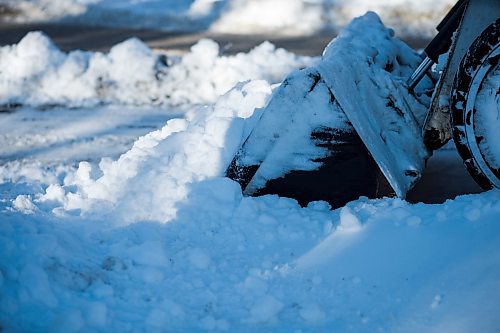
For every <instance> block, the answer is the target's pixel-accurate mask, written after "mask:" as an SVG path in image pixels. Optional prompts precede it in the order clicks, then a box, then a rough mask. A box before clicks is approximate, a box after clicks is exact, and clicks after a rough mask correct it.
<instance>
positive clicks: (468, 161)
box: [451, 19, 500, 189]
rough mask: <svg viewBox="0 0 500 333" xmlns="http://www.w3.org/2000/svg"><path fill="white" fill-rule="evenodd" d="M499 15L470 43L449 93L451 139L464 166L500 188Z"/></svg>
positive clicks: (488, 186) (490, 185) (483, 183)
mask: <svg viewBox="0 0 500 333" xmlns="http://www.w3.org/2000/svg"><path fill="white" fill-rule="evenodd" d="M499 28H500V19H497V20H496V21H495V22H494V23H492V24H491V25H489V26H488V27H487V28H486V29H485V30H484V31H483V33H482V34H481V35H480V36H479V37H478V38H477V39H476V40H475V41H474V42H473V43H472V45H471V47H470V48H469V50H468V51H467V53H466V54H465V56H464V58H463V59H462V62H461V63H460V67H459V70H458V72H457V74H456V76H455V81H454V83H453V89H452V95H451V121H452V129H453V139H454V141H455V144H456V146H457V150H458V152H459V154H460V156H461V157H462V159H463V160H464V164H465V166H466V167H467V170H468V171H469V173H470V174H471V175H472V177H473V178H474V180H475V181H476V182H477V183H478V184H479V185H480V186H481V187H483V188H484V189H491V188H493V187H496V188H500V110H499V100H500V71H499V64H498V59H499V58H500V42H499V35H500V31H499V30H500V29H499Z"/></svg>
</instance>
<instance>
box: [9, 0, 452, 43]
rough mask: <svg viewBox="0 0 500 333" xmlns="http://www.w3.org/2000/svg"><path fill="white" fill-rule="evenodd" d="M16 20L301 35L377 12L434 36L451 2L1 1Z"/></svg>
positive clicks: (400, 27)
mask: <svg viewBox="0 0 500 333" xmlns="http://www.w3.org/2000/svg"><path fill="white" fill-rule="evenodd" d="M4 2H5V3H6V5H7V6H9V7H10V8H12V9H13V10H14V11H16V12H17V15H14V16H12V17H10V19H11V20H17V21H24V22H26V21H40V20H54V19H59V20H62V21H63V22H67V23H80V24H82V23H83V24H95V25H104V26H121V27H136V28H156V29H166V30H171V31H193V30H204V29H207V28H210V29H211V30H212V31H215V32H223V33H237V34H261V33H272V34H282V35H297V34H298V35H303V34H311V33H317V32H319V31H322V30H328V29H335V30H338V29H339V28H341V27H343V26H345V25H346V24H347V23H348V22H349V21H350V20H351V19H352V18H353V17H356V16H359V15H362V14H364V13H365V12H367V11H376V12H378V13H379V14H380V16H381V17H382V19H383V20H384V21H385V22H386V23H388V24H389V25H390V26H392V27H394V28H395V29H396V30H397V31H398V33H400V34H402V35H410V36H420V35H422V34H424V35H428V36H431V35H434V34H435V30H434V27H435V26H436V25H437V23H438V22H439V21H440V19H441V18H443V17H444V15H445V14H446V12H447V10H449V9H450V8H451V6H452V5H453V4H454V3H455V0H421V1H418V2H415V1H411V0H378V1H372V0H321V1H320V0H195V1H193V0H167V1H165V0H142V1H133V0H114V1H104V0H4Z"/></svg>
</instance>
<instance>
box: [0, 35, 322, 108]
mask: <svg viewBox="0 0 500 333" xmlns="http://www.w3.org/2000/svg"><path fill="white" fill-rule="evenodd" d="M313 61H314V59H312V58H309V57H298V56H296V55H294V54H292V53H289V52H287V51H285V50H283V49H276V48H275V47H274V46H273V45H272V44H270V43H267V42H266V43H263V44H261V45H259V46H257V47H256V48H254V49H253V50H251V51H250V52H249V53H240V54H236V55H234V56H224V55H220V49H219V46H218V45H217V43H215V42H213V41H211V40H201V41H199V42H198V43H197V44H196V45H194V46H193V47H192V49H191V52H189V53H188V54H186V55H185V56H184V57H182V58H171V57H168V56H166V55H164V54H159V53H157V52H155V51H153V50H151V49H149V48H148V47H147V46H146V45H145V44H144V43H143V42H141V41H140V40H138V39H135V38H132V39H129V40H126V41H124V42H122V43H120V44H118V45H116V46H114V47H113V48H111V50H110V52H109V53H108V54H103V53H99V52H96V53H92V52H82V51H73V52H70V53H63V52H61V51H60V50H59V49H57V47H56V46H55V45H54V44H53V43H52V42H51V40H50V39H49V38H48V37H47V36H45V35H43V34H42V33H39V32H31V33H29V34H27V35H26V36H25V37H24V38H23V39H22V40H21V41H20V42H19V43H18V44H15V45H11V46H5V47H2V48H0V74H1V75H0V105H1V104H11V105H12V104H14V105H15V104H30V105H66V106H70V107H75V106H90V105H96V104H102V103H104V104H110V103H111V104H116V103H119V104H134V105H137V104H180V103H208V102H213V101H215V100H216V98H217V97H218V96H220V95H221V94H223V93H225V92H227V91H228V90H229V89H230V88H232V87H233V86H234V85H235V84H236V83H237V82H239V81H245V80H249V79H264V80H267V81H268V82H270V83H278V82H281V80H282V79H283V77H284V76H285V75H286V74H288V73H289V72H290V71H292V70H293V69H296V68H300V67H304V66H306V65H309V64H311V63H312V62H313Z"/></svg>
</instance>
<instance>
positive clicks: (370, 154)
mask: <svg viewBox="0 0 500 333" xmlns="http://www.w3.org/2000/svg"><path fill="white" fill-rule="evenodd" d="M420 60H421V58H420V55H419V54H417V53H416V52H415V51H414V50H412V49H411V48H410V47H408V46H407V45H406V44H405V43H403V42H402V41H400V40H399V39H397V38H395V37H394V34H393V31H392V30H390V29H387V28H386V27H384V25H383V24H382V23H381V21H380V19H379V18H378V16H377V15H376V14H375V13H367V14H366V15H365V16H362V17H360V18H357V19H355V20H353V22H352V23H351V24H350V25H349V26H348V27H347V28H346V29H344V30H343V31H342V33H341V34H340V35H339V36H338V37H337V38H335V39H334V40H333V41H332V42H331V43H330V44H329V46H328V47H327V48H326V49H325V51H324V53H323V57H322V59H321V60H320V61H318V63H316V64H315V65H314V66H312V67H310V68H306V69H303V70H300V71H296V72H294V73H292V74H291V75H289V76H288V77H287V78H286V79H285V80H284V81H283V83H282V84H281V85H280V86H279V87H278V88H277V89H276V90H275V91H274V93H273V95H272V97H271V100H270V101H269V103H268V105H267V106H266V107H265V108H264V109H262V110H260V111H261V114H260V118H259V119H258V121H257V122H256V123H255V126H254V127H253V130H252V132H251V133H250V134H249V136H248V137H247V138H246V140H245V142H244V143H243V145H242V147H241V148H240V149H239V151H238V153H237V154H236V156H235V157H234V159H233V160H232V162H231V164H230V166H229V168H228V169H227V170H226V175H227V176H228V177H229V178H232V179H233V180H235V181H237V182H238V183H240V185H241V187H242V189H243V193H244V194H246V195H263V194H278V195H280V196H285V197H291V198H295V199H297V200H298V201H299V202H300V203H301V204H303V205H305V204H307V203H308V202H310V201H315V200H326V201H328V202H329V203H330V204H331V205H332V206H333V207H339V206H342V205H344V204H345V203H347V202H348V201H350V200H353V199H356V198H358V197H359V196H367V197H371V198H373V197H380V196H384V195H385V196H388V195H393V194H396V195H397V196H399V197H402V198H404V197H405V195H406V193H407V192H408V191H409V190H410V189H411V187H412V186H413V184H414V183H415V182H416V181H417V180H418V179H419V177H420V175H421V174H422V172H423V169H424V167H425V161H426V159H427V158H428V156H429V153H428V151H427V149H426V148H425V145H424V144H423V138H422V136H421V128H422V125H423V122H424V118H425V115H426V113H427V109H428V102H429V97H428V96H426V95H425V93H424V91H427V90H428V89H433V87H434V83H433V82H432V81H431V80H429V79H424V81H423V82H422V84H421V85H419V87H417V88H418V89H417V91H415V92H409V91H408V89H407V86H406V84H405V82H406V78H407V77H409V76H410V75H411V73H412V72H413V69H414V68H416V67H417V65H418V63H419V62H420ZM424 82H425V83H424Z"/></svg>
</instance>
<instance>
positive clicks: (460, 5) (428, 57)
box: [407, 0, 469, 90]
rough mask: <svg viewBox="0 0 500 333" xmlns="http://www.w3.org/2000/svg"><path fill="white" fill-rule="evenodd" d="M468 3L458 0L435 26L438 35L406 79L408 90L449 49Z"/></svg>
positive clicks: (464, 0) (465, 0)
mask: <svg viewBox="0 0 500 333" xmlns="http://www.w3.org/2000/svg"><path fill="white" fill-rule="evenodd" d="M468 1H469V0H459V1H458V2H457V3H456V4H455V6H453V8H452V9H451V10H450V11H449V12H448V14H447V15H446V16H445V18H444V19H443V20H442V21H441V22H440V23H439V25H438V26H437V28H436V29H437V30H438V31H439V33H438V34H437V35H436V36H435V37H434V38H433V39H432V41H431V42H430V43H429V45H427V46H426V48H425V50H424V54H425V58H424V60H423V61H422V63H421V64H420V66H418V68H417V69H416V70H415V72H413V74H412V75H411V77H410V78H409V79H408V82H407V85H408V88H409V89H410V90H413V89H414V88H415V87H416V85H417V84H418V83H419V82H420V80H421V79H422V78H423V77H424V75H425V74H426V73H427V71H428V70H429V69H430V68H431V66H432V65H433V64H435V63H437V62H438V60H439V56H440V55H442V54H444V53H446V52H448V50H449V49H450V46H451V44H452V40H453V33H454V32H455V31H456V30H457V28H458V26H459V25H460V21H461V20H462V16H463V14H464V12H465V8H466V6H467V2H468Z"/></svg>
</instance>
